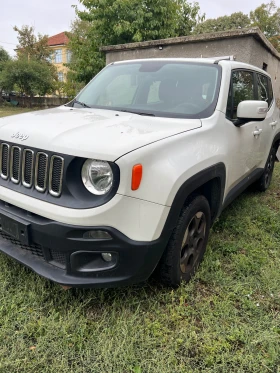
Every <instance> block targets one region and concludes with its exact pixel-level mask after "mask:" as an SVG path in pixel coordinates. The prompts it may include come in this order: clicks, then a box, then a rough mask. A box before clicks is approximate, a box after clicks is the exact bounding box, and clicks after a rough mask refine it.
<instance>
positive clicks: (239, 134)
mask: <svg viewBox="0 0 280 373" xmlns="http://www.w3.org/2000/svg"><path fill="white" fill-rule="evenodd" d="M255 99H256V78H255V72H254V71H251V70H245V69H244V70H243V69H238V70H233V71H232V75H231V84H230V91H229V96H228V103H227V111H226V126H227V133H228V147H229V149H228V150H229V154H230V157H229V165H228V175H227V189H228V190H230V189H232V188H233V187H234V186H235V185H236V184H238V182H239V181H241V180H242V179H244V178H245V177H246V176H247V175H249V174H250V173H252V172H253V171H254V170H255V169H256V168H257V167H258V165H259V164H260V162H261V154H260V144H261V139H260V137H261V132H262V128H261V127H262V122H254V121H251V122H248V123H246V124H244V125H242V126H241V127H237V126H235V123H236V122H237V106H238V104H239V103H240V102H241V101H246V100H255Z"/></svg>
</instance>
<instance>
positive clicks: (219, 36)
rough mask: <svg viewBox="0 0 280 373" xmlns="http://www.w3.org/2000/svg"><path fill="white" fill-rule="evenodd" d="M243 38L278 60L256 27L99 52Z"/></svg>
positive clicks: (110, 47) (156, 41)
mask: <svg viewBox="0 0 280 373" xmlns="http://www.w3.org/2000/svg"><path fill="white" fill-rule="evenodd" d="M245 36H252V37H254V38H255V39H256V40H257V41H258V42H259V43H261V44H262V45H263V46H264V47H265V48H266V49H267V50H268V51H269V52H270V53H271V54H273V55H274V56H275V57H276V58H278V59H279V60H280V54H279V53H278V52H277V50H276V49H275V48H274V47H273V45H272V44H271V43H270V42H269V41H268V39H267V38H266V37H265V35H264V34H263V33H262V32H261V30H260V29H259V28H258V27H250V28H244V29H237V30H230V31H219V32H213V33H208V34H199V35H189V36H180V37H176V38H169V39H159V40H150V41H143V42H138V43H128V44H118V45H109V46H105V47H101V48H100V50H101V51H102V52H117V51H122V50H132V49H143V48H153V47H160V46H166V45H175V44H188V43H199V42H207V41H212V40H225V39H232V38H242V37H245Z"/></svg>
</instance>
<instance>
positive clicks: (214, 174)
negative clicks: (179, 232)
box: [163, 162, 226, 237]
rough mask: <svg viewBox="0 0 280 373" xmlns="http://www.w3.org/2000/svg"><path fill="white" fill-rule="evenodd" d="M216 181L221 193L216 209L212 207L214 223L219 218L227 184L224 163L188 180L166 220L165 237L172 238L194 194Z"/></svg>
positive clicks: (217, 197) (216, 202)
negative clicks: (181, 214)
mask: <svg viewBox="0 0 280 373" xmlns="http://www.w3.org/2000/svg"><path fill="white" fill-rule="evenodd" d="M214 179H216V180H217V182H218V183H219V184H218V189H219V193H218V194H215V196H214V197H215V198H214V199H215V207H214V208H213V206H211V207H212V209H211V210H212V211H211V212H212V223H213V222H214V220H215V219H216V218H217V216H218V215H219V214H220V212H221V210H222V203H223V198H224V190H225V182H226V167H225V165H224V163H222V162H220V163H217V164H215V165H213V166H211V167H208V168H206V169H204V170H202V171H200V172H198V173H197V174H195V175H194V176H192V177H191V178H190V179H188V180H186V181H185V182H184V183H183V184H182V185H181V187H180V189H179V190H178V192H177V194H176V196H175V198H174V200H173V203H172V206H171V209H170V212H169V214H168V217H167V219H166V222H165V225H164V228H163V236H165V237H170V235H171V233H172V231H173V229H174V228H175V227H176V224H177V221H178V219H179V216H180V213H181V210H182V207H183V206H184V204H185V202H186V200H187V198H188V197H189V196H190V195H191V194H193V193H194V192H195V191H196V190H198V189H199V188H202V187H203V185H205V184H206V183H208V182H209V181H212V180H214Z"/></svg>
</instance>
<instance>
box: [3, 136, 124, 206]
mask: <svg viewBox="0 0 280 373" xmlns="http://www.w3.org/2000/svg"><path fill="white" fill-rule="evenodd" d="M0 142H1V141H0ZM5 143H7V144H8V145H9V146H10V148H11V146H13V145H16V146H19V147H20V148H21V149H22V150H23V149H30V150H32V151H33V152H34V158H35V157H36V154H37V153H38V152H44V153H45V154H47V156H48V165H47V169H48V170H49V169H50V161H51V158H52V156H53V155H56V156H59V157H62V158H64V170H63V177H62V180H63V181H62V182H63V186H62V191H61V195H60V196H59V197H55V196H52V195H51V194H50V193H49V191H48V188H46V190H45V192H40V191H38V190H37V189H36V187H35V163H36V162H35V161H34V162H33V171H32V174H33V183H32V186H31V188H26V187H25V186H24V185H23V184H22V180H21V181H20V183H18V184H15V183H13V182H12V180H11V179H10V177H9V179H8V180H4V179H3V178H1V177H0V186H2V187H5V188H8V189H11V190H14V191H16V192H18V193H21V194H24V195H27V196H29V197H33V198H36V199H39V200H42V201H46V202H49V203H51V204H53V205H58V206H62V207H68V208H72V209H87V208H93V207H98V206H102V205H104V204H105V203H107V202H109V201H110V200H111V199H112V198H113V197H114V196H115V194H116V193H117V190H118V187H119V183H120V169H119V167H118V165H117V164H116V163H114V162H108V163H109V164H110V166H111V168H112V170H113V174H114V182H113V187H112V189H111V190H110V192H109V193H107V194H106V195H103V196H96V195H94V194H92V193H90V192H89V191H88V190H87V189H86V188H85V186H84V184H83V181H82V177H81V171H82V167H83V164H84V162H85V161H86V160H87V159H86V158H81V157H75V156H71V155H65V154H61V153H56V152H50V151H48V150H45V149H38V148H33V147H30V146H25V145H24V143H23V144H14V143H9V142H7V141H5ZM48 176H49V175H48ZM48 184H49V178H48V177H47V185H48Z"/></svg>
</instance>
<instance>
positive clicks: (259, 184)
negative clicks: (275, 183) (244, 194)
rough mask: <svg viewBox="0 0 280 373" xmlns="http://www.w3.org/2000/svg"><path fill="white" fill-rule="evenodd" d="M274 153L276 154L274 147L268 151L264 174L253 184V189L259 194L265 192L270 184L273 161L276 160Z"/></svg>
mask: <svg viewBox="0 0 280 373" xmlns="http://www.w3.org/2000/svg"><path fill="white" fill-rule="evenodd" d="M276 152H277V149H276V148H274V147H273V148H272V149H271V150H270V153H269V156H268V159H267V161H266V165H265V169H264V172H263V174H262V176H261V177H260V178H259V180H257V181H256V183H255V184H254V187H255V189H256V190H258V191H260V192H265V191H266V190H267V188H268V187H269V185H270V183H271V179H272V175H273V170H274V164H275V159H276Z"/></svg>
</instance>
